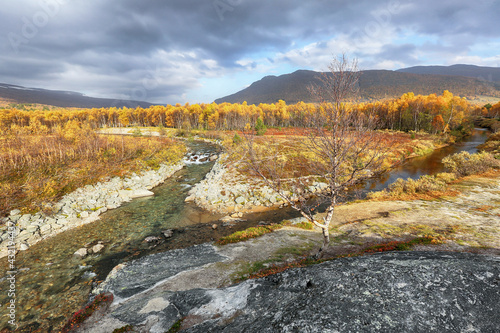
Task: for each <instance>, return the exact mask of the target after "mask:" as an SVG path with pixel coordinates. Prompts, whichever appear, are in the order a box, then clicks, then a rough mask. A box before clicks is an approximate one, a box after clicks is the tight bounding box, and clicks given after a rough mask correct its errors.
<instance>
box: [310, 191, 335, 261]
mask: <svg viewBox="0 0 500 333" xmlns="http://www.w3.org/2000/svg"><path fill="white" fill-rule="evenodd" d="M335 204H336V200H335V199H333V200H332V203H331V205H330V207H328V209H327V212H326V216H325V217H324V223H323V226H322V229H323V245H321V248H320V249H319V250H318V253H317V254H316V256H315V257H316V259H319V258H321V256H322V255H323V253H324V252H325V251H326V249H328V247H329V246H330V223H331V222H332V219H333V213H334V210H335Z"/></svg>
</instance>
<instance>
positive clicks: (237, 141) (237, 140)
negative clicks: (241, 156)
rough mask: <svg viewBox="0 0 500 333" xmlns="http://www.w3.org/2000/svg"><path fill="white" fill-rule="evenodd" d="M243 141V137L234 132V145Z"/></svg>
mask: <svg viewBox="0 0 500 333" xmlns="http://www.w3.org/2000/svg"><path fill="white" fill-rule="evenodd" d="M242 141H243V139H242V138H241V136H239V135H238V133H235V134H234V136H233V143H234V144H235V145H237V144H239V143H241V142H242Z"/></svg>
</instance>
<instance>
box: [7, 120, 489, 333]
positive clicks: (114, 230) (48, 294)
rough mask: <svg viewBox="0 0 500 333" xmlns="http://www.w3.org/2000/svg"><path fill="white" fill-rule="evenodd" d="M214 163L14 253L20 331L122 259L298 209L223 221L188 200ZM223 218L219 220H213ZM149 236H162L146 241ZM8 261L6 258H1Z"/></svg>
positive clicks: (79, 295) (407, 168)
mask: <svg viewBox="0 0 500 333" xmlns="http://www.w3.org/2000/svg"><path fill="white" fill-rule="evenodd" d="M486 137H487V134H486V131H483V130H479V129H476V130H474V133H473V135H472V136H471V137H469V138H468V139H467V140H466V141H464V142H462V143H459V144H456V145H453V146H449V147H446V148H443V149H439V150H437V151H435V152H433V153H432V154H430V155H427V156H424V157H420V158H415V159H412V160H410V161H408V162H407V163H406V164H404V165H402V166H400V167H398V168H396V169H394V170H392V171H391V172H390V173H389V174H386V175H383V176H382V177H380V178H379V179H377V180H376V181H374V182H372V183H370V184H369V185H368V186H367V189H368V190H380V189H382V188H385V187H387V186H388V184H390V183H392V182H393V181H395V180H396V179H397V178H405V179H406V178H408V177H410V178H418V177H420V176H421V175H424V174H433V173H436V172H441V171H443V165H442V163H441V159H442V158H443V157H445V156H447V155H449V154H453V153H456V152H459V151H463V150H466V151H469V152H474V151H475V149H476V148H475V147H476V146H477V145H479V144H481V143H483V142H484V141H485V140H486ZM189 145H190V146H191V149H192V150H193V151H197V152H201V153H204V152H213V151H215V150H216V149H217V147H215V146H213V145H209V144H205V143H196V142H195V143H189ZM212 165H213V163H202V164H188V165H187V166H186V167H185V168H184V169H182V170H181V171H179V172H177V173H176V174H175V175H174V176H173V177H172V178H170V179H168V180H167V181H165V183H164V184H163V185H160V186H158V187H156V188H155V189H153V192H154V193H155V196H154V197H149V198H141V199H136V200H133V201H132V202H129V203H127V204H125V205H123V206H121V207H119V208H117V209H114V210H110V211H108V212H106V213H104V214H103V215H101V218H100V219H99V220H98V221H96V222H94V223H91V224H88V225H84V226H82V227H79V228H77V229H73V230H69V231H66V232H63V233H61V234H58V235H56V236H54V237H52V238H50V239H48V240H45V241H42V242H40V243H38V244H35V245H34V246H32V247H31V248H30V249H29V250H28V251H24V252H19V253H18V254H17V256H16V266H17V269H18V273H17V275H16V321H17V323H18V324H19V325H20V329H19V331H21V332H37V331H38V332H52V331H57V328H60V327H61V326H62V325H63V324H64V323H65V321H66V320H67V319H68V318H69V317H70V316H71V315H72V313H74V312H75V311H77V310H78V309H80V308H81V307H82V306H83V305H84V304H85V303H86V302H87V301H88V295H89V293H90V291H91V289H92V287H93V286H95V285H96V283H98V282H100V281H101V280H103V279H104V278H105V277H106V275H107V274H108V273H109V271H110V270H111V269H112V268H113V267H115V266H116V265H118V264H119V263H121V262H124V261H128V260H131V259H136V258H138V257H140V256H144V255H147V254H149V253H154V252H160V251H166V250H169V249H174V248H181V247H187V246H191V245H194V244H199V243H203V242H207V241H211V240H213V239H217V238H219V237H221V236H224V235H227V234H230V233H232V232H234V231H236V230H242V229H245V228H247V227H249V226H252V225H256V224H257V223H258V222H259V221H263V220H265V221H281V220H282V219H286V218H291V217H295V216H297V214H296V213H295V212H294V211H292V210H290V209H281V210H277V211H270V212H265V213H258V214H251V215H248V216H245V218H246V219H247V221H246V222H241V223H238V224H237V225H236V226H234V227H231V228H229V227H223V226H222V225H221V224H220V222H218V220H219V219H220V218H221V217H222V215H217V214H209V213H207V212H206V211H203V210H201V209H200V208H198V207H196V206H194V204H192V203H185V202H184V199H185V197H186V196H187V192H188V191H189V188H190V187H191V186H193V185H194V184H196V183H197V182H199V181H200V180H201V179H202V178H203V177H204V175H205V174H206V173H207V172H208V171H209V170H210V168H211V167H212ZM213 224H217V226H218V227H217V228H216V229H214V228H212V226H213ZM166 229H173V237H171V238H170V239H164V238H163V237H162V234H161V231H162V230H166ZM148 236H158V237H159V238H160V240H159V241H156V242H152V243H147V242H144V239H145V238H146V237H148ZM99 241H100V242H102V244H104V245H105V249H104V251H103V252H102V253H100V254H99V255H90V256H88V257H86V258H85V259H76V258H73V253H74V252H75V251H77V250H78V249H79V248H81V247H83V246H85V245H87V246H91V245H93V244H96V243H97V242H99ZM0 265H1V266H2V267H7V261H6V258H3V259H2V260H0ZM7 286H8V281H7V280H6V279H5V277H4V278H2V279H0V287H1V290H2V294H1V295H0V303H1V304H2V311H1V319H0V327H1V328H6V327H8V328H10V325H9V324H8V323H7V320H8V317H7V316H6V310H7V308H6V305H5V304H6V302H7V301H8V300H9V298H7V293H6V292H4V291H5V290H7V289H8V288H7Z"/></svg>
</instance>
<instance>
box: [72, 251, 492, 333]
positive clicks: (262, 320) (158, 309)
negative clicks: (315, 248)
mask: <svg viewBox="0 0 500 333" xmlns="http://www.w3.org/2000/svg"><path fill="white" fill-rule="evenodd" d="M124 278H126V277H124ZM144 296H145V297H133V298H131V299H130V300H129V301H127V302H124V303H122V304H119V305H117V306H114V307H113V309H112V312H111V313H109V314H108V315H107V316H106V317H105V318H103V319H102V320H101V322H99V323H97V324H96V326H94V327H93V328H89V329H88V330H87V331H88V332H99V331H100V332H107V331H112V330H113V329H115V328H119V327H122V326H125V325H127V324H131V325H134V326H135V330H136V331H139V332H165V331H168V329H169V328H170V327H171V326H172V325H173V324H174V323H175V322H177V321H178V320H179V319H181V318H183V322H182V327H181V331H183V332H497V329H498V327H500V316H498V308H499V304H500V257H498V256H485V255H477V254H470V253H451V252H418V251H417V252H392V253H383V254H376V255H370V256H362V257H353V258H343V259H337V260H332V261H328V262H325V263H323V264H319V265H314V266H310V267H305V268H297V269H290V270H287V271H285V272H283V273H279V274H275V275H271V276H268V277H266V278H261V279H257V280H248V281H245V282H242V283H240V284H236V285H233V286H230V287H227V288H219V289H217V288H214V289H191V290H184V291H175V292H174V291H166V290H164V291H160V292H157V293H149V294H147V295H144ZM110 329H111V330H110ZM82 331H85V330H82Z"/></svg>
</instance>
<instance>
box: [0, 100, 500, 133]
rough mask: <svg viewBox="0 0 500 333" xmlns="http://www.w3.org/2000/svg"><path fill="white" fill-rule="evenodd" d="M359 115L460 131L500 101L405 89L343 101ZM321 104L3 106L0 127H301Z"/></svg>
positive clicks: (408, 126) (388, 124)
mask: <svg viewBox="0 0 500 333" xmlns="http://www.w3.org/2000/svg"><path fill="white" fill-rule="evenodd" d="M346 107H347V108H348V109H349V110H351V111H352V112H357V113H359V115H360V116H373V117H377V120H378V129H391V130H398V131H405V132H408V131H417V132H418V131H426V132H431V133H440V132H449V131H455V130H461V129H462V128H463V127H464V125H465V123H466V122H467V121H469V120H470V117H471V116H485V117H496V116H498V115H500V112H499V111H500V102H499V103H496V104H495V105H487V106H485V107H478V106H476V105H472V104H470V103H469V102H468V101H467V100H466V99H465V98H461V97H459V96H454V95H453V94H452V93H450V92H449V91H444V92H443V94H442V95H436V94H431V95H415V94H413V93H411V92H410V93H406V94H404V95H402V96H401V97H399V98H397V99H387V100H382V101H376V102H369V103H347V104H346ZM319 108H320V106H318V105H316V104H312V103H304V102H299V103H296V104H291V105H287V104H286V103H285V102H284V101H279V102H278V103H274V104H263V103H262V104H259V105H248V104H247V103H246V102H244V103H241V104H230V103H222V104H216V103H211V104H203V103H202V104H192V105H190V104H189V103H187V104H185V105H180V104H176V105H166V106H164V105H155V106H151V107H149V108H141V107H137V108H93V109H50V110H47V108H45V109H44V110H39V109H29V108H28V109H26V108H24V110H21V109H17V108H4V109H3V110H1V112H0V131H1V133H2V134H8V133H17V132H19V133H32V134H35V133H40V134H42V133H49V132H50V131H52V130H53V129H54V128H56V127H61V126H64V125H65V124H67V123H68V122H69V121H76V122H78V123H79V124H86V125H88V126H90V127H91V128H93V129H96V128H103V127H130V126H132V127H133V126H140V127H150V126H154V127H168V128H176V129H183V130H191V129H199V130H243V129H245V127H247V128H248V127H249V126H250V127H251V128H253V127H254V126H255V124H256V123H257V120H258V119H259V118H261V119H262V121H263V122H264V125H265V126H267V127H303V126H304V124H306V123H307V119H308V117H311V115H312V114H314V113H315V112H317V111H318V110H319Z"/></svg>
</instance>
